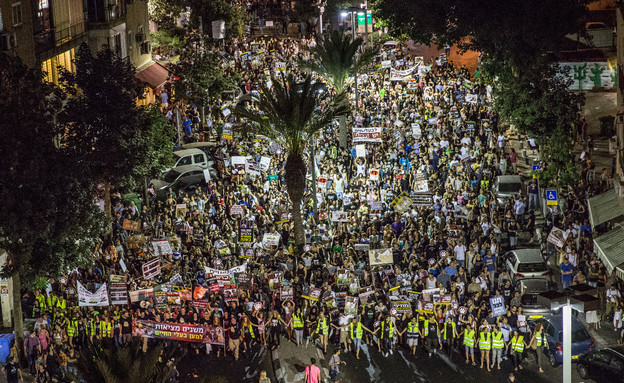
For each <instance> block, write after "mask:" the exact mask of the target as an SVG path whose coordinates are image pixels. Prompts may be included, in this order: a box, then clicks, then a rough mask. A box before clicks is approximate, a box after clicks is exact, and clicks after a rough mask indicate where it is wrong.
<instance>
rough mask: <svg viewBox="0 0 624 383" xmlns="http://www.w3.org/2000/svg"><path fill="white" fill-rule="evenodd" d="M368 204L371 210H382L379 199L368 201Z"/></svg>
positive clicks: (381, 203)
mask: <svg viewBox="0 0 624 383" xmlns="http://www.w3.org/2000/svg"><path fill="white" fill-rule="evenodd" d="M368 206H369V207H370V209H371V210H377V211H380V210H383V202H381V201H370V202H369V203H368Z"/></svg>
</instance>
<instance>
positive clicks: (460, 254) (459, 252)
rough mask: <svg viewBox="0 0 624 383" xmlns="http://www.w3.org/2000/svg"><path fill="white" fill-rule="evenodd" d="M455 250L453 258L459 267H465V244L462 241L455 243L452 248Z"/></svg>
mask: <svg viewBox="0 0 624 383" xmlns="http://www.w3.org/2000/svg"><path fill="white" fill-rule="evenodd" d="M453 251H454V252H455V259H456V260H457V264H458V265H459V266H461V267H466V246H465V245H464V244H463V242H462V243H459V244H458V245H455V248H454V249H453Z"/></svg>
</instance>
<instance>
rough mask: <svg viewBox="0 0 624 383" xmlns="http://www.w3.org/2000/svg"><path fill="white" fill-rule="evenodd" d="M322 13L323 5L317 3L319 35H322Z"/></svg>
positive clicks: (323, 10)
mask: <svg viewBox="0 0 624 383" xmlns="http://www.w3.org/2000/svg"><path fill="white" fill-rule="evenodd" d="M323 12H325V7H324V6H323V3H322V2H321V3H319V35H322V34H323Z"/></svg>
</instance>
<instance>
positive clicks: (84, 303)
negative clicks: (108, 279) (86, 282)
mask: <svg viewBox="0 0 624 383" xmlns="http://www.w3.org/2000/svg"><path fill="white" fill-rule="evenodd" d="M76 283H77V287H78V306H80V307H88V306H96V307H99V306H108V305H109V300H108V292H107V290H106V283H103V284H102V286H100V288H98V289H97V291H96V292H95V293H92V292H90V291H89V290H87V289H86V288H85V287H84V286H83V285H82V284H81V283H80V281H76Z"/></svg>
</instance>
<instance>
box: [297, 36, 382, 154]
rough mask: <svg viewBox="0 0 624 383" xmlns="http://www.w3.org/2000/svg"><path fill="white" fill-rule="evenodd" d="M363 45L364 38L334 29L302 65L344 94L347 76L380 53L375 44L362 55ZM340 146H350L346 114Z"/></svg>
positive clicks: (324, 37)
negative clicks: (359, 51) (348, 143)
mask: <svg viewBox="0 0 624 383" xmlns="http://www.w3.org/2000/svg"><path fill="white" fill-rule="evenodd" d="M361 45H362V39H361V38H359V37H358V38H356V39H355V40H353V39H352V38H351V35H350V34H348V33H342V32H340V31H337V30H336V31H333V32H331V33H329V34H326V35H323V37H321V38H320V39H319V41H318V42H317V45H316V46H315V47H313V48H311V49H310V53H311V54H312V56H313V58H312V59H311V60H308V61H302V62H300V63H299V66H300V67H301V68H303V69H308V70H311V71H313V72H316V73H317V74H318V75H319V76H321V77H323V78H325V79H326V80H327V82H328V83H329V84H330V85H331V86H332V88H334V89H335V90H336V92H337V93H342V92H343V91H344V88H345V85H346V84H347V79H348V78H349V77H350V76H353V75H356V74H357V73H358V71H359V70H360V69H362V68H363V67H365V66H367V65H368V64H370V63H371V62H372V61H373V59H374V57H375V56H376V55H377V53H378V49H377V48H375V47H372V48H368V49H366V50H364V51H363V52H362V53H361V54H359V55H358V50H359V48H360V46H361ZM340 146H341V147H343V148H346V147H347V123H346V116H342V117H341V118H340Z"/></svg>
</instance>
